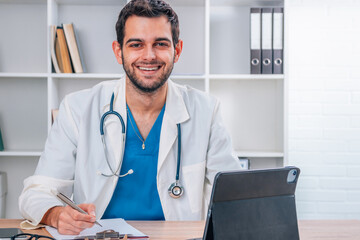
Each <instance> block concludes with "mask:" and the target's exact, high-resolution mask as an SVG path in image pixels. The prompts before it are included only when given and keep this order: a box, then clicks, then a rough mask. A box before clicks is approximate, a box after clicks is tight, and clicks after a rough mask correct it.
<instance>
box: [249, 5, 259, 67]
mask: <svg viewBox="0 0 360 240" xmlns="http://www.w3.org/2000/svg"><path fill="white" fill-rule="evenodd" d="M250 73H251V74H261V8H251V9H250Z"/></svg>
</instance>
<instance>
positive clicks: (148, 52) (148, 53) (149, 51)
mask: <svg viewBox="0 0 360 240" xmlns="http://www.w3.org/2000/svg"><path fill="white" fill-rule="evenodd" d="M155 57H156V53H155V49H154V48H153V47H152V46H147V47H146V48H145V49H144V52H143V58H144V60H152V59H155Z"/></svg>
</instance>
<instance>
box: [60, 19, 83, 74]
mask: <svg viewBox="0 0 360 240" xmlns="http://www.w3.org/2000/svg"><path fill="white" fill-rule="evenodd" d="M63 28H64V33H65V38H66V42H67V45H68V48H69V52H70V57H71V61H72V64H73V66H74V71H75V73H83V72H84V71H83V66H82V62H81V58H80V53H79V47H78V43H77V41H76V36H75V31H74V24H72V23H70V24H63Z"/></svg>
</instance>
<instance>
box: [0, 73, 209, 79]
mask: <svg viewBox="0 0 360 240" xmlns="http://www.w3.org/2000/svg"><path fill="white" fill-rule="evenodd" d="M123 75H124V74H122V73H80V74H76V73H51V74H50V75H49V76H50V77H53V78H66V79H79V78H82V79H118V78H121V77H122V76H123ZM0 76H1V75H0ZM170 78H171V79H176V80H177V79H179V80H181V79H205V75H198V74H194V75H192V74H174V75H171V76H170Z"/></svg>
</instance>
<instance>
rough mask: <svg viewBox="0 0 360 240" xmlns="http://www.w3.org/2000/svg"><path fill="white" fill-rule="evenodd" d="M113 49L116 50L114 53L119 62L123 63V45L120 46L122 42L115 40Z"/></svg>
mask: <svg viewBox="0 0 360 240" xmlns="http://www.w3.org/2000/svg"><path fill="white" fill-rule="evenodd" d="M112 49H113V51H114V54H115V57H116V60H117V61H118V63H119V64H123V62H122V58H121V46H120V43H119V42H118V41H113V43H112Z"/></svg>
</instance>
